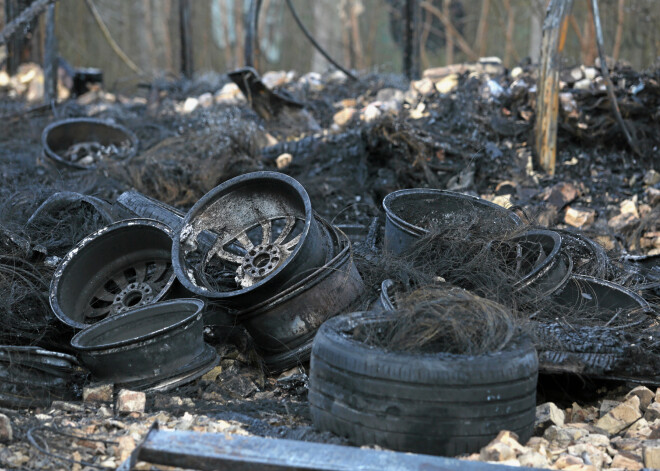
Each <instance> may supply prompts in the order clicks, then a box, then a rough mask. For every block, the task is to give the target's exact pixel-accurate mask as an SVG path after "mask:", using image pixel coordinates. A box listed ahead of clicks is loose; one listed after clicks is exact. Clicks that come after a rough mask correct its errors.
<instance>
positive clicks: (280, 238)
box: [273, 216, 300, 245]
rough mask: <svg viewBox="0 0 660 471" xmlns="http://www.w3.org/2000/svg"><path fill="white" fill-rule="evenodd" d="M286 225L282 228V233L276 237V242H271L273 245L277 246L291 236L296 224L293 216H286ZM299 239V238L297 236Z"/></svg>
mask: <svg viewBox="0 0 660 471" xmlns="http://www.w3.org/2000/svg"><path fill="white" fill-rule="evenodd" d="M285 219H286V225H285V226H284V229H282V232H280V235H279V236H277V240H276V241H275V242H273V244H275V245H279V244H281V243H282V242H284V240H285V239H286V238H287V236H288V235H289V234H291V231H292V230H293V226H295V224H296V218H295V217H293V216H286V218H285ZM298 238H300V236H298Z"/></svg>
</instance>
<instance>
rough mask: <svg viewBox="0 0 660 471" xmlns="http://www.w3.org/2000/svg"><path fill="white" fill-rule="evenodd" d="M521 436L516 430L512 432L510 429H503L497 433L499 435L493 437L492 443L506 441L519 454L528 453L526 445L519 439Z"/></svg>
mask: <svg viewBox="0 0 660 471" xmlns="http://www.w3.org/2000/svg"><path fill="white" fill-rule="evenodd" d="M518 440H519V437H518V435H517V434H516V433H515V432H510V431H509V430H502V431H501V432H500V433H498V434H497V437H495V438H494V439H493V441H492V442H491V443H496V442H499V443H504V444H505V445H507V446H508V447H509V448H511V449H512V450H513V451H514V452H515V453H516V455H519V454H521V453H526V452H527V451H529V449H528V448H527V447H524V446H522V445H521V444H520V442H519V441H518Z"/></svg>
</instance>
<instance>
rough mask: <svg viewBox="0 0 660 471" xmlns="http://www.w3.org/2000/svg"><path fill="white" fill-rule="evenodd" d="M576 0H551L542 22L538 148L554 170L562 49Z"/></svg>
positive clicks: (545, 163) (543, 162)
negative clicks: (559, 59) (572, 7)
mask: <svg viewBox="0 0 660 471" xmlns="http://www.w3.org/2000/svg"><path fill="white" fill-rule="evenodd" d="M572 4H573V0H550V5H548V10H547V12H546V15H545V21H544V22H543V39H542V41H541V64H540V67H539V78H538V83H537V86H536V88H537V92H536V129H535V133H536V152H537V154H538V157H539V163H540V164H541V167H542V168H543V169H544V170H545V171H546V172H548V173H549V174H550V175H554V174H555V159H556V155H557V115H558V111H559V61H558V58H559V53H560V52H561V50H562V49H563V47H564V42H565V40H566V31H567V29H568V28H567V27H568V21H567V18H568V13H569V12H570V10H571V6H572Z"/></svg>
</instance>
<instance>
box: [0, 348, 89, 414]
mask: <svg viewBox="0 0 660 471" xmlns="http://www.w3.org/2000/svg"><path fill="white" fill-rule="evenodd" d="M76 368H78V360H76V359H75V358H74V357H72V356H71V355H67V354H64V353H59V352H51V351H48V350H44V349H42V348H38V347H16V346H9V345H0V406H3V407H15V408H26V407H47V406H48V405H50V402H51V401H52V400H55V399H57V400H71V399H73V396H74V394H73V387H72V384H73V381H74V376H75V373H76Z"/></svg>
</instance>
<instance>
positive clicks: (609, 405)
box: [599, 399, 621, 417]
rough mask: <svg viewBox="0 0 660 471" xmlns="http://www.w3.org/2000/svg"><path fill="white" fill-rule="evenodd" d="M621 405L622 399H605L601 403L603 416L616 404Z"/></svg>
mask: <svg viewBox="0 0 660 471" xmlns="http://www.w3.org/2000/svg"><path fill="white" fill-rule="evenodd" d="M619 405H621V401H613V400H611V399H603V401H602V402H601V403H600V411H599V412H600V416H599V417H603V416H604V415H605V414H607V413H608V412H609V411H611V410H612V409H614V408H615V407H616V406H619Z"/></svg>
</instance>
